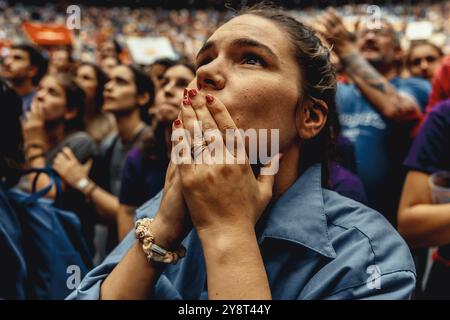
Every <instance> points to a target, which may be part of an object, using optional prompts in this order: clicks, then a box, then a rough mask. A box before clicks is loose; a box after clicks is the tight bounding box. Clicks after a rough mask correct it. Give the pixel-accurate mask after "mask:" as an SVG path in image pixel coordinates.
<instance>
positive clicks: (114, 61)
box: [99, 57, 120, 78]
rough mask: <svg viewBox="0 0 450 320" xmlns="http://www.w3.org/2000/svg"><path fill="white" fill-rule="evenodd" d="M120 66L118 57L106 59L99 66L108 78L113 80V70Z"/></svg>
mask: <svg viewBox="0 0 450 320" xmlns="http://www.w3.org/2000/svg"><path fill="white" fill-rule="evenodd" d="M119 64H120V63H119V59H118V58H117V57H105V58H103V59H102V60H101V61H100V63H99V66H100V68H101V69H102V71H103V72H104V73H105V74H106V76H107V77H108V78H111V72H112V70H113V69H114V68H115V67H117V66H118V65H119Z"/></svg>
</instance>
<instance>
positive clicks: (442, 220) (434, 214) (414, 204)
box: [398, 99, 450, 299]
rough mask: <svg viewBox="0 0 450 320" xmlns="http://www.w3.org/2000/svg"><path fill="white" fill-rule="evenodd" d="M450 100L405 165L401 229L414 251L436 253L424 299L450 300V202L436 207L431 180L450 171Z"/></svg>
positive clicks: (434, 116)
mask: <svg viewBox="0 0 450 320" xmlns="http://www.w3.org/2000/svg"><path fill="white" fill-rule="evenodd" d="M449 146H450V99H448V100H445V101H444V102H442V103H440V104H437V105H436V106H435V107H434V108H433V110H432V111H431V112H430V113H429V115H428V118H427V121H426V122H425V123H424V125H423V127H422V129H421V131H420V132H419V135H418V136H417V138H416V140H415V142H414V144H413V146H412V148H411V150H410V152H409V155H408V157H407V158H406V160H405V166H406V167H407V168H408V169H409V172H408V175H407V178H406V181H405V185H404V188H403V194H402V198H401V202H400V209H399V213H398V229H399V232H400V234H401V235H403V237H404V238H405V239H406V241H407V242H408V243H409V245H410V246H411V247H413V248H426V247H439V249H438V250H437V251H436V252H434V254H433V260H434V264H433V267H432V269H431V273H430V276H429V280H428V283H427V285H426V289H425V293H424V294H425V296H424V298H427V299H450V287H449V285H450V203H442V204H434V203H433V201H432V194H431V189H430V185H429V177H430V175H432V174H433V173H435V172H438V171H450V148H449Z"/></svg>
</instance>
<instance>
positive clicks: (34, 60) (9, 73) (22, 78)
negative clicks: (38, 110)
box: [3, 44, 47, 112]
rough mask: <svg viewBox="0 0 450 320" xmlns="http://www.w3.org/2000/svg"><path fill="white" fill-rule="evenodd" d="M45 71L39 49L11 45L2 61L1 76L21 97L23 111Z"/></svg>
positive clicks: (28, 105)
mask: <svg viewBox="0 0 450 320" xmlns="http://www.w3.org/2000/svg"><path fill="white" fill-rule="evenodd" d="M46 71H47V60H46V59H45V58H44V57H43V56H42V54H41V52H40V50H39V49H37V48H36V47H34V46H32V45H28V44H19V45H13V46H12V47H11V49H10V50H9V52H8V55H7V56H6V58H5V60H4V63H3V76H4V77H5V79H7V80H8V81H9V82H10V84H11V87H12V88H13V89H14V90H15V91H16V92H17V94H18V95H19V96H20V97H21V98H22V107H23V111H24V112H26V111H28V110H29V109H30V105H31V100H32V99H33V96H34V94H35V93H36V89H35V85H37V84H38V83H39V81H40V80H41V78H42V76H43V75H44V74H45V72H46Z"/></svg>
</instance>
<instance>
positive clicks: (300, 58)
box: [236, 3, 338, 184]
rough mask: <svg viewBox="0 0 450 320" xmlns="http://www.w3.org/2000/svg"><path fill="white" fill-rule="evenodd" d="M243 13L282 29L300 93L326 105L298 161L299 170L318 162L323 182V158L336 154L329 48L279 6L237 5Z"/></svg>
mask: <svg viewBox="0 0 450 320" xmlns="http://www.w3.org/2000/svg"><path fill="white" fill-rule="evenodd" d="M245 14H250V15H255V16H259V17H262V18H265V19H268V20H270V21H272V22H274V23H275V24H276V25H278V26H280V27H281V28H282V29H283V30H285V31H286V35H287V39H288V40H289V41H290V42H291V45H292V48H293V54H294V55H295V57H296V61H297V62H298V65H299V68H300V71H301V74H302V83H301V85H302V92H301V96H303V97H304V99H311V100H312V101H313V102H314V100H322V101H324V102H325V103H326V104H327V106H328V116H327V120H326V123H325V126H324V128H323V129H322V131H321V132H320V133H319V134H318V135H317V136H316V137H314V138H312V139H309V140H306V141H304V142H303V145H302V161H301V163H300V165H301V167H300V171H303V170H305V169H307V168H308V167H309V166H310V165H312V164H314V163H317V162H321V163H322V164H323V165H322V169H323V171H324V175H323V177H322V178H323V182H324V183H325V184H326V183H327V180H328V171H327V165H326V162H327V161H328V160H329V159H330V158H331V157H332V156H334V155H335V154H336V150H335V143H336V136H337V129H338V115H337V111H336V73H335V70H334V67H333V66H332V64H331V62H330V52H329V50H328V49H327V48H326V47H325V46H324V45H323V44H322V42H321V41H320V39H319V38H318V37H317V36H316V34H315V32H314V31H313V30H312V29H310V28H308V27H307V26H305V25H304V24H303V23H301V22H300V21H297V20H296V19H294V18H293V17H291V16H289V15H287V14H286V13H285V12H283V10H282V9H280V8H276V7H274V6H273V5H270V4H267V3H260V4H256V5H254V6H252V7H245V8H243V9H241V10H240V11H239V12H237V14H236V16H241V15H245Z"/></svg>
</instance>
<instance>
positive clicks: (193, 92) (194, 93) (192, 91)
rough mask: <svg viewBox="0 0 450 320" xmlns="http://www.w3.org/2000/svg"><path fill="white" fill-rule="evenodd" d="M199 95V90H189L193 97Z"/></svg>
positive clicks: (190, 95)
mask: <svg viewBox="0 0 450 320" xmlns="http://www.w3.org/2000/svg"><path fill="white" fill-rule="evenodd" d="M196 95H197V90H195V89H191V90H189V97H191V98H193V97H195V96H196Z"/></svg>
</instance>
